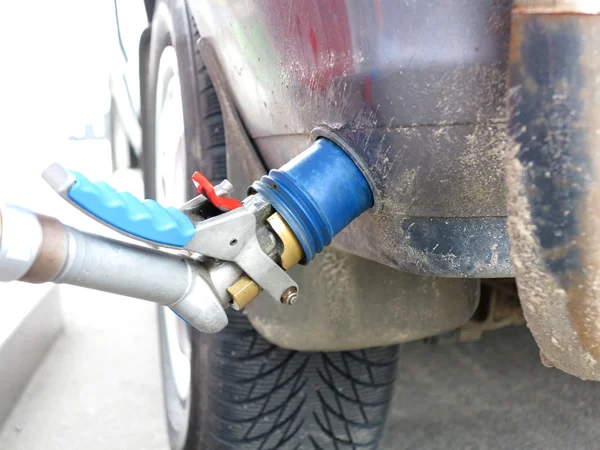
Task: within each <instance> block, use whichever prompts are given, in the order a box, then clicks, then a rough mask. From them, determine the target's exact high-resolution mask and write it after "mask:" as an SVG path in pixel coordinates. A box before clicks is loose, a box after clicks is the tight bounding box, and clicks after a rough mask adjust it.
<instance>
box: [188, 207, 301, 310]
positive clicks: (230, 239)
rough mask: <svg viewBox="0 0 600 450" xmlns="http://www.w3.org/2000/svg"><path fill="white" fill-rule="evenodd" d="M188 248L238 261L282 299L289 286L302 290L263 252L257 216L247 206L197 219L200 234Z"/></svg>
mask: <svg viewBox="0 0 600 450" xmlns="http://www.w3.org/2000/svg"><path fill="white" fill-rule="evenodd" d="M185 248H186V249H187V250H190V251H193V252H197V253H201V254H203V255H205V256H208V257H211V258H216V259H220V260H226V261H233V262H235V263H236V264H237V265H238V266H239V267H240V268H241V269H242V270H243V271H244V272H245V273H246V274H247V275H248V276H249V277H250V278H252V279H253V280H254V281H255V282H256V283H257V284H258V285H259V286H260V287H261V288H262V289H263V290H265V291H266V292H267V293H268V294H269V295H270V296H271V297H273V298H275V299H281V298H282V297H283V296H284V294H285V293H286V292H287V291H288V290H289V289H295V290H296V292H297V290H298V285H297V284H296V282H294V280H293V279H292V278H291V277H290V276H289V275H288V274H287V273H286V272H285V271H284V270H283V269H282V268H281V267H279V266H278V265H277V263H276V262H275V261H273V260H272V259H271V258H270V257H269V256H268V255H267V254H266V253H265V252H263V250H262V248H261V247H260V244H259V242H258V238H257V236H256V217H255V216H254V215H253V214H252V213H251V212H249V211H248V210H246V209H245V208H238V209H235V210H233V211H230V212H228V213H225V214H221V215H219V216H216V217H212V218H210V219H207V220H204V221H202V222H199V223H197V224H196V234H195V236H194V237H193V238H192V240H191V241H190V242H188V243H187V244H186V246H185Z"/></svg>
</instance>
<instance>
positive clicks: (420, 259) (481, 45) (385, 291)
mask: <svg viewBox="0 0 600 450" xmlns="http://www.w3.org/2000/svg"><path fill="white" fill-rule="evenodd" d="M189 6H190V10H191V12H192V14H193V17H194V19H195V21H196V24H197V26H198V29H199V32H200V35H201V36H202V40H203V41H205V42H207V43H208V44H205V45H204V47H210V52H211V53H212V54H214V59H215V60H216V61H215V63H214V64H211V63H210V58H207V56H206V55H203V58H204V59H205V63H206V64H207V66H208V68H209V70H211V69H212V73H211V76H212V77H213V79H214V78H220V79H221V80H222V84H223V85H224V86H225V87H224V90H225V91H226V93H225V95H226V96H227V97H228V98H230V99H231V103H232V104H233V107H234V108H235V109H236V111H237V113H238V114H239V118H240V122H241V128H243V132H244V133H246V134H247V136H248V137H249V140H251V141H252V143H253V146H254V149H253V151H254V152H256V153H257V155H258V159H259V160H260V161H261V162H262V164H263V166H264V167H265V168H267V169H269V168H272V167H278V166H279V165H281V164H283V163H285V162H286V161H288V160H290V159H291V158H293V157H294V156H296V155H298V154H299V153H301V152H302V150H303V149H304V148H306V146H307V144H309V143H310V142H311V141H312V140H313V139H314V138H315V136H318V135H323V134H327V132H328V131H327V130H331V131H332V132H333V133H334V134H335V136H337V137H339V138H340V139H341V140H343V141H344V142H345V143H346V144H347V145H348V146H349V147H351V148H352V149H353V150H354V151H355V152H356V153H357V155H358V157H359V158H360V159H361V160H362V162H363V163H364V165H365V166H366V167H367V169H368V171H369V174H370V176H371V177H372V180H373V183H374V185H375V187H376V189H375V190H376V191H377V192H376V205H375V208H373V209H372V210H371V212H369V213H367V214H363V215H362V216H361V217H359V218H358V219H356V220H355V221H354V222H353V223H352V224H351V225H350V226H349V227H348V228H347V229H346V230H344V231H343V232H342V233H340V235H338V236H337V237H336V238H335V239H334V243H333V248H332V249H330V250H328V251H327V252H326V253H325V255H323V257H321V258H318V259H317V260H316V261H315V262H314V263H312V264H311V265H310V266H308V267H306V268H303V269H302V270H297V271H296V274H295V277H296V278H299V280H300V281H299V283H300V285H301V287H302V290H303V292H304V293H305V294H304V295H305V296H307V298H310V299H311V301H310V302H304V304H299V305H297V307H296V308H294V311H285V313H284V312H283V311H282V310H278V309H277V308H272V307H271V306H268V307H267V306H265V305H264V303H261V302H260V301H257V302H254V303H253V304H251V305H249V306H248V308H247V312H248V317H249V318H250V320H251V321H252V323H253V325H254V326H255V328H257V329H258V330H259V332H260V333H261V334H263V335H264V336H265V337H267V338H268V339H269V340H271V341H272V342H275V343H276V344H278V345H280V346H283V347H288V348H290V347H291V348H299V349H307V350H340V349H351V348H357V347H360V346H362V345H368V346H375V345H387V344H392V343H398V342H405V341H409V340H414V339H418V338H422V337H426V336H431V335H435V334H438V333H441V332H445V331H449V330H452V329H455V328H457V327H459V326H461V325H462V324H463V323H464V322H466V321H467V320H468V319H469V317H470V316H471V315H472V314H473V312H474V310H475V308H476V306H477V303H478V299H479V285H480V281H479V279H480V278H491V277H510V276H512V275H513V271H512V265H511V262H510V255H509V239H508V232H507V226H506V223H507V220H506V194H505V188H504V152H505V148H506V133H505V129H506V105H505V93H506V73H507V63H508V43H509V31H510V8H511V2H510V1H492V0H489V1H488V0H486V1H469V0H464V1H457V2H442V1H434V2H404V3H401V4H399V3H398V2H395V1H373V2H350V1H343V0H334V1H329V0H327V1H324V0H323V1H316V2H304V1H265V2H251V1H240V2H230V3H227V4H226V5H223V4H222V3H220V2H216V1H215V2H211V1H191V2H189ZM201 47H202V46H201ZM205 53H206V51H205ZM211 66H214V67H211ZM227 128H231V127H230V126H229V127H228V126H227V121H226V133H229V131H230V130H228V129H227ZM234 140H235V139H234V138H229V137H228V152H229V154H228V169H229V171H230V172H231V171H232V170H233V171H234V170H235V168H234V167H232V166H235V165H236V163H237V162H236V161H237V160H239V159H241V158H243V155H242V153H245V152H247V151H248V149H243V150H242V151H240V152H239V153H240V154H239V155H237V154H236V153H237V152H236V150H234V148H235V146H233V145H230V143H232V141H234ZM251 151H252V150H251ZM263 170H264V169H263ZM242 178H243V177H242ZM238 181H239V182H240V183H241V185H242V186H243V185H244V182H249V181H252V180H251V179H248V180H237V179H236V180H234V184H236V182H238ZM327 299H332V300H333V301H327ZM307 318H308V319H309V320H306V319H307ZM311 330H318V331H316V332H315V331H311Z"/></svg>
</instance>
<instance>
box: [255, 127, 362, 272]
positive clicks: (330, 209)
mask: <svg viewBox="0 0 600 450" xmlns="http://www.w3.org/2000/svg"><path fill="white" fill-rule="evenodd" d="M252 189H253V190H254V191H256V192H257V193H259V194H261V195H262V196H263V197H264V198H265V199H266V200H267V201H268V202H269V203H271V205H273V208H275V210H276V211H277V212H278V213H279V214H281V215H282V217H283V218H284V219H285V221H286V222H287V223H288V225H289V226H290V228H291V229H292V230H293V231H294V233H295V234H296V237H297V238H298V241H299V242H300V245H301V246H302V249H303V250H304V255H305V256H304V260H303V261H302V263H303V264H308V263H309V262H310V261H311V260H312V259H313V258H314V256H315V255H316V254H317V253H320V252H321V251H323V248H324V247H325V246H327V245H329V244H330V243H331V240H332V239H333V237H334V236H335V235H336V234H338V233H339V232H340V231H342V230H343V229H344V228H345V227H346V226H347V225H348V224H349V223H350V222H352V221H353V220H354V219H355V218H357V217H358V216H360V215H361V214H362V213H363V212H365V211H366V210H367V209H369V208H371V207H372V206H373V202H374V200H373V193H372V192H371V188H370V187H369V183H368V182H367V180H366V178H365V176H364V175H363V173H362V172H361V171H360V169H359V168H358V167H357V166H356V164H355V163H354V161H352V159H351V158H350V157H349V156H348V155H347V154H346V152H344V150H342V149H341V148H340V147H339V146H338V145H337V144H335V143H333V142H332V141H330V140H329V139H326V138H320V139H318V140H317V141H316V142H315V143H314V144H313V145H312V146H310V147H309V148H308V149H307V150H306V151H304V152H302V153H301V154H300V155H298V156H296V157H295V158H294V159H292V160H291V161H290V162H288V163H287V164H285V165H284V166H283V167H281V168H280V169H278V170H271V171H270V172H269V175H265V176H263V177H262V178H261V179H260V181H256V182H255V183H254V184H253V185H252Z"/></svg>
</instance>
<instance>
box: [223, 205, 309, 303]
mask: <svg viewBox="0 0 600 450" xmlns="http://www.w3.org/2000/svg"><path fill="white" fill-rule="evenodd" d="M267 222H268V223H269V225H270V226H271V228H272V229H273V231H274V232H275V233H277V236H279V239H281V242H283V252H282V253H281V267H283V268H284V269H285V270H288V269H290V268H291V267H292V266H294V265H296V264H298V263H299V262H300V261H301V260H302V258H304V251H303V250H302V246H301V245H300V242H299V241H298V238H297V237H296V235H295V234H294V232H293V231H292V229H291V228H290V226H289V225H288V224H287V222H286V221H285V220H283V217H281V215H280V214H279V213H278V212H276V213H274V214H272V215H271V216H270V217H269V218H267ZM260 291H261V289H260V286H258V285H257V284H256V283H255V282H254V281H253V280H252V279H250V278H249V277H248V276H247V275H242V276H241V277H240V278H238V279H237V281H236V282H235V283H233V284H232V285H231V286H229V287H228V288H227V292H229V294H230V295H231V298H232V304H231V306H232V308H233V309H236V310H241V309H243V308H244V307H245V306H246V305H247V304H248V303H250V302H251V301H252V300H254V299H255V298H256V296H257V295H258V294H259V293H260ZM296 297H297V295H296ZM282 302H283V303H286V304H292V303H293V302H291V303H290V302H286V301H284V300H283V299H282Z"/></svg>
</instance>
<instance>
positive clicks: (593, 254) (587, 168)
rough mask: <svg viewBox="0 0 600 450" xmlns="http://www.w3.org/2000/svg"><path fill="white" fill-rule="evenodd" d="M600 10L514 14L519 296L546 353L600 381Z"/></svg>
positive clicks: (512, 214) (549, 359) (512, 215)
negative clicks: (572, 13)
mask: <svg viewBox="0 0 600 450" xmlns="http://www.w3.org/2000/svg"><path fill="white" fill-rule="evenodd" d="M599 48H600V17H599V16H593V15H581V14H576V15H569V14H543V15H536V14H518V13H517V14H515V15H514V16H513V29H512V39H511V51H510V101H509V103H510V116H511V117H510V134H511V137H512V145H511V149H510V152H509V156H508V159H507V164H508V165H507V172H508V188H509V232H510V235H511V251H512V257H513V263H514V266H515V272H516V276H517V283H518V287H519V294H520V297H521V300H522V304H523V309H524V313H525V317H526V319H527V322H528V325H529V328H530V329H531V331H532V333H533V335H534V337H535V339H536V341H537V343H538V345H539V346H540V350H541V356H542V361H543V362H544V363H545V364H547V365H549V366H555V367H557V368H560V369H562V370H564V371H566V372H568V373H571V374H573V375H576V376H578V377H581V378H584V379H594V380H600V152H599V151H598V149H599V148H600V108H599V107H598V106H599V105H600V76H599V74H600V54H599V52H598V49H599Z"/></svg>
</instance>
